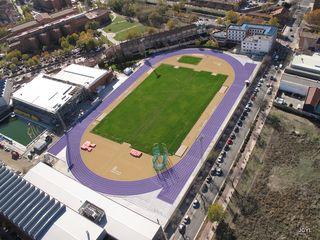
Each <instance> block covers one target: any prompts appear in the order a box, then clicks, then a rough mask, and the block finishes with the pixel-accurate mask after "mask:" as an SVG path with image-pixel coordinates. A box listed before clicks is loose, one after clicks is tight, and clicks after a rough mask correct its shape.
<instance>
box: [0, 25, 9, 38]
mask: <svg viewBox="0 0 320 240" xmlns="http://www.w3.org/2000/svg"><path fill="white" fill-rule="evenodd" d="M8 33H9V31H8V29H7V28H6V27H0V38H2V37H5V36H6V35H7V34H8Z"/></svg>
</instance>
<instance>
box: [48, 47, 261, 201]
mask: <svg viewBox="0 0 320 240" xmlns="http://www.w3.org/2000/svg"><path fill="white" fill-rule="evenodd" d="M180 54H204V55H211V56H215V57H218V58H221V59H224V60H225V61H227V62H228V63H229V64H230V65H231V66H232V67H233V69H234V72H235V79H234V82H233V84H232V85H231V87H230V89H229V90H228V91H227V93H226V95H225V97H224V98H223V100H222V101H221V103H220V104H219V106H218V107H217V108H216V110H215V111H214V112H213V114H212V115H211V117H210V118H209V120H208V121H207V123H206V125H205V126H204V128H203V129H202V131H201V132H200V133H199V135H198V138H197V140H196V141H195V142H194V143H193V144H192V146H191V147H190V148H189V150H188V151H187V153H186V154H185V155H184V157H183V158H182V159H181V160H180V162H178V163H177V164H176V165H174V166H173V167H172V168H170V169H168V170H167V171H165V172H163V173H161V174H159V175H156V176H154V177H150V178H147V179H142V180H137V181H115V180H110V179H106V178H103V177H101V176H98V175H97V174H95V173H94V172H92V171H91V170H90V169H88V168H87V167H86V165H85V164H84V163H83V161H82V158H81V154H80V141H81V138H82V135H83V133H84V132H85V130H86V129H87V128H88V126H89V125H90V124H91V123H92V122H93V121H94V120H95V119H96V118H97V117H98V116H99V115H100V114H101V112H103V111H104V109H105V108H107V107H108V106H109V105H110V104H111V103H112V102H113V101H114V100H115V99H116V98H118V97H119V96H120V95H121V94H122V93H123V92H124V91H125V90H126V89H127V88H128V87H130V86H131V85H132V84H133V83H134V82H135V81H136V80H137V79H138V78H139V77H140V76H141V75H142V74H143V73H145V72H146V71H148V70H149V69H150V66H147V65H146V64H144V65H143V66H141V67H140V68H139V69H138V70H137V71H136V72H135V73H133V74H132V75H131V76H130V77H129V78H128V79H127V80H126V81H125V82H124V83H123V84H122V85H121V86H119V87H118V88H117V89H115V90H114V91H113V92H112V93H111V94H110V95H109V96H107V97H106V99H105V100H104V101H103V102H102V103H101V104H100V105H99V106H98V107H97V108H96V109H95V110H94V111H93V112H92V113H90V114H89V115H88V117H86V118H85V119H84V120H83V121H82V122H80V123H78V124H77V125H76V126H75V127H73V128H72V129H71V130H70V131H69V132H68V133H66V134H65V135H64V136H63V137H61V139H60V140H59V141H58V142H57V143H56V144H55V145H54V146H52V147H51V148H50V150H49V152H50V153H51V154H53V155H57V154H58V153H59V152H60V151H61V150H62V149H63V148H64V147H66V146H67V151H66V152H67V153H66V154H67V162H68V165H69V168H70V170H71V172H72V174H73V175H74V177H75V178H76V179H77V180H78V181H79V182H80V183H82V184H84V185H85V186H87V187H89V188H91V189H93V190H95V191H98V192H101V193H105V194H110V195H125V196H126V195H137V194H142V193H147V192H151V191H154V190H157V189H161V191H160V193H159V195H158V198H159V199H161V200H163V201H166V202H168V203H171V204H172V203H173V202H174V201H175V199H176V198H177V196H178V194H179V193H180V192H181V190H182V188H183V187H184V185H185V184H186V182H187V180H188V179H189V177H190V175H191V174H192V172H193V171H194V169H195V167H196V166H197V165H198V163H199V161H200V160H201V158H202V156H203V154H204V153H205V151H206V149H207V148H208V147H209V144H210V143H211V142H212V141H213V139H214V137H215V136H216V134H217V133H218V131H219V128H220V126H221V125H222V124H223V122H224V120H225V118H226V117H227V115H228V113H229V112H230V110H231V109H232V107H233V105H234V104H235V103H236V101H237V98H238V96H239V95H240V93H241V91H242V90H243V88H244V87H245V81H246V80H248V79H249V77H250V75H251V74H252V72H253V71H254V69H255V67H256V64H253V63H246V64H245V65H242V63H240V62H239V61H238V60H237V59H236V58H234V57H232V56H230V55H228V54H225V53H222V52H217V51H214V50H209V49H198V48H190V49H183V50H177V51H172V52H169V53H163V54H159V55H155V56H153V57H150V58H149V62H150V63H151V64H152V65H155V64H157V63H159V62H161V61H163V60H164V59H166V58H169V57H172V56H175V55H180ZM200 137H201V139H202V140H201V141H200V140H199V139H200ZM70 166H71V167H70ZM137 174H139V173H137Z"/></svg>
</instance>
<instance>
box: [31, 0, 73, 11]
mask: <svg viewBox="0 0 320 240" xmlns="http://www.w3.org/2000/svg"><path fill="white" fill-rule="evenodd" d="M33 4H34V6H35V8H38V9H41V10H43V11H46V12H53V11H58V10H61V9H63V8H68V7H71V6H72V3H71V0H33Z"/></svg>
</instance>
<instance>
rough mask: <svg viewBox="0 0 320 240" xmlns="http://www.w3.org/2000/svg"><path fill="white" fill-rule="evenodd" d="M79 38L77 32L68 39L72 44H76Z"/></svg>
mask: <svg viewBox="0 0 320 240" xmlns="http://www.w3.org/2000/svg"><path fill="white" fill-rule="evenodd" d="M78 39H79V35H78V34H77V33H72V34H71V35H69V36H67V41H68V42H69V43H70V44H71V45H76V42H77V41H78Z"/></svg>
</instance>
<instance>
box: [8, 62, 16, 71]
mask: <svg viewBox="0 0 320 240" xmlns="http://www.w3.org/2000/svg"><path fill="white" fill-rule="evenodd" d="M16 68H17V65H15V64H14V63H10V65H9V69H10V70H11V71H14V70H15V69H16Z"/></svg>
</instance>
